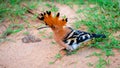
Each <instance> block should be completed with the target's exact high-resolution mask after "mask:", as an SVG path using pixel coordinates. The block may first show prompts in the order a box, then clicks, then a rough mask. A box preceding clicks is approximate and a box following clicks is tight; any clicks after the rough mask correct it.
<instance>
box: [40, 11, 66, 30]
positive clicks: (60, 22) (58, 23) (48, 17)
mask: <svg viewBox="0 0 120 68" xmlns="http://www.w3.org/2000/svg"><path fill="white" fill-rule="evenodd" d="M40 15H41V16H42V17H41V18H40V20H43V21H44V22H45V24H46V25H48V26H49V27H51V28H56V27H63V26H65V25H66V23H67V18H66V19H59V16H60V13H57V15H56V16H55V17H54V16H53V15H52V13H51V12H50V11H46V12H44V13H41V14H40Z"/></svg>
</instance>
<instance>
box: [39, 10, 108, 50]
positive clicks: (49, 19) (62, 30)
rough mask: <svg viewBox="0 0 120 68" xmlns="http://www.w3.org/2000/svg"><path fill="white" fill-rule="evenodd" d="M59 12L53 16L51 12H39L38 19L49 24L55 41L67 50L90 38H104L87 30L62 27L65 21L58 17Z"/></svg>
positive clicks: (75, 47)
mask: <svg viewBox="0 0 120 68" xmlns="http://www.w3.org/2000/svg"><path fill="white" fill-rule="evenodd" d="M59 15H60V13H58V14H57V15H56V17H53V16H52V14H51V12H48V11H47V12H46V13H44V14H41V16H42V17H41V18H39V19H40V20H43V21H44V23H45V24H46V25H47V26H49V27H50V28H51V29H52V31H53V33H54V39H55V41H56V42H57V43H58V44H59V45H61V46H63V47H64V48H66V49H67V50H68V51H73V50H76V49H77V48H78V47H79V46H80V44H81V43H83V42H86V41H88V40H90V39H92V38H105V37H106V36H105V35H103V34H91V33H88V32H84V31H80V30H74V29H72V28H71V27H64V26H66V23H67V18H66V19H61V20H60V19H59Z"/></svg>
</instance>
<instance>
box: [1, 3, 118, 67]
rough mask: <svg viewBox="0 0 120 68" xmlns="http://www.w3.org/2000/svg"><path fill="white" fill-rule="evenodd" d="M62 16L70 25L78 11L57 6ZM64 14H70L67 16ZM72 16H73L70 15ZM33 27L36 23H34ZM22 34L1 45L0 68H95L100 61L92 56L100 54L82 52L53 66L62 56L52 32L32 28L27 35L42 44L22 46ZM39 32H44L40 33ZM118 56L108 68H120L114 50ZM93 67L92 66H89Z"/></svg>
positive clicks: (92, 49)
mask: <svg viewBox="0 0 120 68" xmlns="http://www.w3.org/2000/svg"><path fill="white" fill-rule="evenodd" d="M56 6H57V7H59V11H60V13H61V14H63V15H64V14H65V15H66V16H68V19H70V20H69V22H70V23H71V22H74V21H75V20H76V18H75V17H76V16H77V15H76V14H75V11H74V10H73V9H71V8H69V7H68V6H65V5H60V4H57V5H56ZM65 10H69V11H67V12H66V13H64V11H65ZM71 13H72V14H71ZM38 22H39V21H36V22H34V24H33V25H38V24H39V23H38ZM32 23H33V22H32ZM25 31H26V30H23V31H21V32H19V33H17V34H12V35H9V36H8V38H9V39H11V40H10V41H6V42H3V43H0V68H96V67H95V65H96V63H97V60H98V57H96V56H91V57H87V56H89V55H91V54H92V53H93V52H98V53H99V52H100V50H98V49H95V48H89V47H85V48H81V49H80V50H79V51H78V52H77V54H73V55H70V56H64V57H63V58H62V59H59V60H57V61H56V62H55V63H54V64H50V62H53V61H54V60H55V59H56V58H55V56H56V54H58V53H59V50H60V49H61V47H60V46H59V45H58V44H56V43H54V44H53V43H52V42H55V41H54V39H53V37H52V36H51V35H50V33H51V32H52V31H51V30H50V29H49V28H47V29H43V30H41V31H38V30H36V29H35V28H29V29H28V30H27V31H29V32H30V34H32V35H34V36H36V37H38V38H40V39H41V40H42V41H41V42H35V43H23V42H22V41H21V39H22V38H23V37H24V36H25V35H24V32H25ZM39 32H44V36H43V33H39ZM114 52H115V55H114V56H110V57H108V59H110V60H111V61H110V65H108V66H107V67H106V68H120V58H119V57H120V52H118V50H114ZM89 63H92V64H93V66H89V65H88V64H89Z"/></svg>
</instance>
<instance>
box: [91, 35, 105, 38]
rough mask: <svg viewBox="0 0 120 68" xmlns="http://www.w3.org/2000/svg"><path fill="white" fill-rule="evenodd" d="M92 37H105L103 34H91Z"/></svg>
mask: <svg viewBox="0 0 120 68" xmlns="http://www.w3.org/2000/svg"><path fill="white" fill-rule="evenodd" d="M92 36H93V37H94V38H106V36H105V35H104V34H92Z"/></svg>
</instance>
